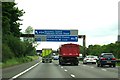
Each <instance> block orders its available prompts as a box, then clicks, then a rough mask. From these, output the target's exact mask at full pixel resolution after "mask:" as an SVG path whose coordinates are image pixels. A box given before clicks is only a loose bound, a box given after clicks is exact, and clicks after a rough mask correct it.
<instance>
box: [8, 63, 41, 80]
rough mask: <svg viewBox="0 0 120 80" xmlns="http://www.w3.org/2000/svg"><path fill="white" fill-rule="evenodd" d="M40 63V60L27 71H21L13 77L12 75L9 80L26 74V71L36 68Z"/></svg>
mask: <svg viewBox="0 0 120 80" xmlns="http://www.w3.org/2000/svg"><path fill="white" fill-rule="evenodd" d="M38 64H39V62H38V63H36V64H35V65H33V66H31V67H30V68H28V69H26V70H25V71H23V72H21V73H19V74H17V75H15V76H13V77H12V78H11V79H9V80H13V79H15V78H17V77H19V76H21V75H22V74H24V73H26V72H27V71H29V70H31V69H32V68H34V67H35V66H37V65H38Z"/></svg>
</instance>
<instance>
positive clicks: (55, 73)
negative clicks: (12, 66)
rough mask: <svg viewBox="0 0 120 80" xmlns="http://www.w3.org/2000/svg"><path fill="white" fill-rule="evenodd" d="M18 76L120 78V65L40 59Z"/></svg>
mask: <svg viewBox="0 0 120 80" xmlns="http://www.w3.org/2000/svg"><path fill="white" fill-rule="evenodd" d="M26 66H27V65H26ZM20 74H21V73H20ZM18 75H19V74H18ZM14 76H15V75H14ZM14 76H12V77H14ZM16 78H18V79H19V78H29V79H30V78H31V79H32V78H62V80H63V79H67V78H72V79H77V78H101V79H102V80H107V78H111V79H108V80H115V79H114V78H118V67H116V68H113V67H111V68H110V67H108V66H105V67H103V68H101V67H97V66H96V64H82V62H80V63H79V65H78V66H71V65H64V66H60V65H59V64H58V60H53V62H52V63H42V62H41V61H39V62H38V63H37V65H36V66H35V67H34V68H32V69H31V70H28V71H27V72H25V73H24V74H22V75H19V76H17V77H16Z"/></svg>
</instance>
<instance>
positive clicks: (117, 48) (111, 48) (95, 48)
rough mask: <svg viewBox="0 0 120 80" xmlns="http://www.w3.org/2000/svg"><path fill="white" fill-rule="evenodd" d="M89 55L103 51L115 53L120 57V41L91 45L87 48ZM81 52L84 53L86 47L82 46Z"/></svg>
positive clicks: (97, 54)
mask: <svg viewBox="0 0 120 80" xmlns="http://www.w3.org/2000/svg"><path fill="white" fill-rule="evenodd" d="M85 50H86V51H85V53H86V54H87V55H95V56H99V55H100V54H101V53H113V54H114V56H115V57H116V58H119V59H120V42H115V43H110V44H107V45H97V44H96V45H89V46H88V48H85ZM80 52H81V54H84V47H83V46H80Z"/></svg>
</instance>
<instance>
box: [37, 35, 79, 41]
mask: <svg viewBox="0 0 120 80" xmlns="http://www.w3.org/2000/svg"><path fill="white" fill-rule="evenodd" d="M35 40H36V41H47V42H77V41H78V36H45V39H44V40H42V38H40V37H38V38H35Z"/></svg>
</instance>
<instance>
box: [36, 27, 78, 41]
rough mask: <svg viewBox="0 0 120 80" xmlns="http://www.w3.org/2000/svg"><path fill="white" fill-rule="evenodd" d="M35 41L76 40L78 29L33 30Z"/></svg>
mask: <svg viewBox="0 0 120 80" xmlns="http://www.w3.org/2000/svg"><path fill="white" fill-rule="evenodd" d="M35 41H47V42H77V41H78V30H41V29H36V30H35Z"/></svg>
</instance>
